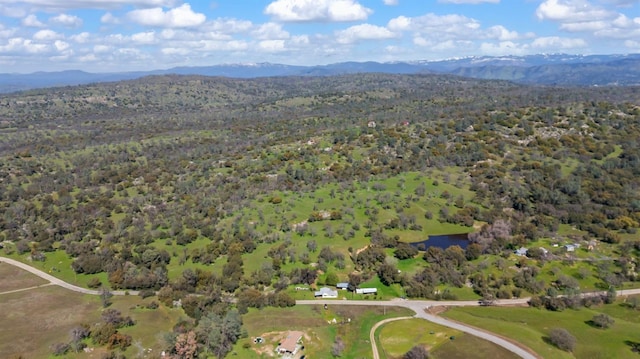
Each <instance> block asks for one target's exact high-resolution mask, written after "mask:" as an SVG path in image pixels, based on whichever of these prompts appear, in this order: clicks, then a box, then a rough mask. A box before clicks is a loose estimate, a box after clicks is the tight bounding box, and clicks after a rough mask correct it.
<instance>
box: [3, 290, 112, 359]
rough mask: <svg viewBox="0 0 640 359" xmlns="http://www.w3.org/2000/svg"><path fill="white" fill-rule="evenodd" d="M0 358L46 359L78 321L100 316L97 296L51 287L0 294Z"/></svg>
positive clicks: (90, 320)
mask: <svg viewBox="0 0 640 359" xmlns="http://www.w3.org/2000/svg"><path fill="white" fill-rule="evenodd" d="M0 307H1V308H2V311H0V323H2V325H0V358H12V357H18V356H22V357H23V358H46V357H47V356H48V355H49V354H50V353H51V351H50V349H49V348H50V346H51V345H52V344H54V343H59V342H63V341H68V340H69V336H68V333H69V331H70V330H71V329H72V328H73V327H74V326H76V325H78V324H79V323H93V322H95V321H97V320H98V319H99V317H100V305H99V302H98V298H92V297H88V296H84V295H79V294H77V293H73V292H70V291H68V290H66V289H64V288H60V287H56V286H51V287H43V288H37V289H33V290H29V291H25V292H18V293H10V294H3V295H2V296H0Z"/></svg>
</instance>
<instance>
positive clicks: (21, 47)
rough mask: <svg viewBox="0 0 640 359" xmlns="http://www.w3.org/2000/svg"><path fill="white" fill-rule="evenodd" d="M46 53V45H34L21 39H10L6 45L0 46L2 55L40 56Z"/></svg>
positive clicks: (30, 41) (47, 48) (47, 47)
mask: <svg viewBox="0 0 640 359" xmlns="http://www.w3.org/2000/svg"><path fill="white" fill-rule="evenodd" d="M47 51H49V46H48V45H46V44H39V43H35V42H33V41H32V40H30V39H25V38H22V37H14V38H11V39H9V40H8V41H7V42H6V44H4V45H0V52H3V53H27V54H41V53H45V52H47Z"/></svg>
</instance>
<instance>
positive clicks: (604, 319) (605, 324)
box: [591, 313, 615, 329]
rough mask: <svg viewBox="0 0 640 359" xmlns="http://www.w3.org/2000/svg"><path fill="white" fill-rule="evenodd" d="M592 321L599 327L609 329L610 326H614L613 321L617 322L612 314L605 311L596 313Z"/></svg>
mask: <svg viewBox="0 0 640 359" xmlns="http://www.w3.org/2000/svg"><path fill="white" fill-rule="evenodd" d="M591 322H592V323H593V325H595V326H596V327H598V328H602V329H607V328H609V327H610V326H612V325H613V323H615V320H614V319H613V318H611V317H610V316H608V315H606V314H604V313H601V314H597V315H594V316H593V318H592V319H591Z"/></svg>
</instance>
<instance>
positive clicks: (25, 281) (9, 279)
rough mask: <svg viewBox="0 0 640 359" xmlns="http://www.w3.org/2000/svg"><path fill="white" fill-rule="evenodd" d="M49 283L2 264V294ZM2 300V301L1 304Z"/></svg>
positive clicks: (0, 278)
mask: <svg viewBox="0 0 640 359" xmlns="http://www.w3.org/2000/svg"><path fill="white" fill-rule="evenodd" d="M47 283H48V282H47V281H46V280H44V279H42V278H40V277H37V276H35V275H33V274H31V273H29V272H27V271H24V270H22V269H20V268H16V267H15V266H12V265H10V264H8V263H3V262H0V293H2V292H8V291H12V290H17V289H24V288H30V287H35V286H39V285H42V284H47ZM1 302H2V300H1V299H0V303H1Z"/></svg>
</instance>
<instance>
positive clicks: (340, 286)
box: [336, 282, 349, 290]
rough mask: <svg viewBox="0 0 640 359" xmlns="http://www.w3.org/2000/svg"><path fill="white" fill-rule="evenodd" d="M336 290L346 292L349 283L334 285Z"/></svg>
mask: <svg viewBox="0 0 640 359" xmlns="http://www.w3.org/2000/svg"><path fill="white" fill-rule="evenodd" d="M336 288H338V289H341V290H347V289H348V288H349V283H346V282H342V283H338V284H336Z"/></svg>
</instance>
